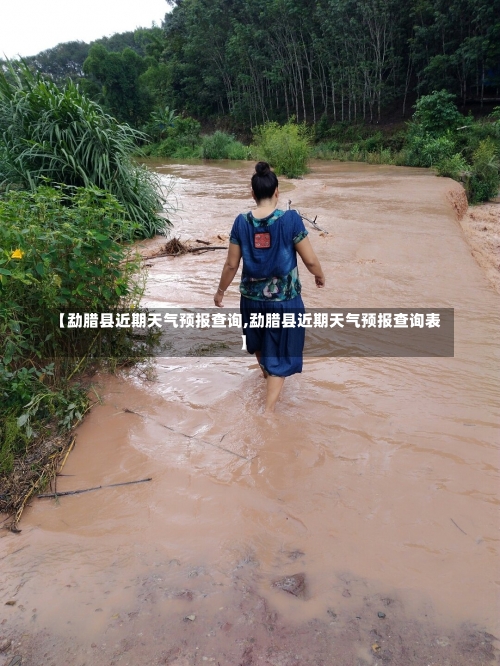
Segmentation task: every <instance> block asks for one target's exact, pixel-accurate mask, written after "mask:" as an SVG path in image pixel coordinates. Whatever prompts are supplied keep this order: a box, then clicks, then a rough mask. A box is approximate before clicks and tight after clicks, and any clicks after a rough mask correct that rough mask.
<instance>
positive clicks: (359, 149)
mask: <svg viewBox="0 0 500 666" xmlns="http://www.w3.org/2000/svg"><path fill="white" fill-rule="evenodd" d="M315 129H316V132H315V139H316V143H315V145H314V146H313V147H312V149H311V156H313V157H316V158H319V159H329V160H340V161H347V160H349V161H354V162H367V163H369V164H394V165H397V166H415V167H427V168H433V169H435V170H436V173H437V174H438V175H440V176H448V177H450V178H453V179H454V180H457V181H459V182H462V183H463V185H464V187H465V190H466V192H467V197H468V199H469V202H470V203H479V202H482V201H487V200H488V199H490V198H492V197H494V196H496V195H497V193H498V190H499V187H500V107H497V108H496V109H495V110H494V111H493V113H491V114H490V115H489V116H487V117H485V118H482V119H481V120H474V118H473V117H472V116H471V115H469V116H464V115H462V114H461V113H459V111H458V109H457V107H456V106H455V104H454V103H453V100H452V96H451V95H448V94H447V93H444V92H436V93H433V94H432V95H427V96H424V97H422V98H421V99H420V100H419V102H418V103H417V105H416V109H415V113H414V115H413V118H412V120H411V121H410V122H409V123H406V124H405V125H402V126H400V127H396V128H390V129H385V131H382V130H381V129H373V126H367V125H343V124H340V123H337V124H335V125H333V126H331V127H328V125H327V123H323V125H322V124H321V123H319V124H318V125H317V126H316V128H315Z"/></svg>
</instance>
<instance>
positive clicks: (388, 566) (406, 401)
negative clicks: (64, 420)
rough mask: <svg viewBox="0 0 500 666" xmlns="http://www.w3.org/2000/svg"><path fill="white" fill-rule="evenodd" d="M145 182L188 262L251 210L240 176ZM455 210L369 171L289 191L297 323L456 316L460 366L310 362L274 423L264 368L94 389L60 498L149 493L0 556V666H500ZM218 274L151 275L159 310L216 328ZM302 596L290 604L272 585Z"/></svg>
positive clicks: (175, 367)
mask: <svg viewBox="0 0 500 666" xmlns="http://www.w3.org/2000/svg"><path fill="white" fill-rule="evenodd" d="M154 166H155V168H157V169H158V171H159V172H160V173H162V174H165V176H168V175H169V174H171V175H174V176H175V177H176V179H177V182H176V193H177V198H178V205H179V206H180V211H179V212H178V214H177V215H176V216H175V218H174V222H175V232H176V235H178V236H180V237H181V238H182V239H211V240H217V236H218V235H219V236H221V237H222V239H225V240H227V236H228V232H229V230H230V227H231V224H232V221H233V219H234V217H235V216H236V215H237V214H238V213H239V212H240V211H242V210H243V211H244V210H248V209H249V207H250V206H251V204H252V201H251V199H250V196H249V178H250V176H251V173H252V165H251V164H249V163H226V162H221V163H216V164H206V163H205V164H204V163H201V162H200V163H193V164H189V165H187V164H164V163H156V164H155V165H154ZM450 192H453V193H454V197H455V200H456V199H457V197H458V198H460V196H461V194H460V187H459V186H458V185H457V184H456V183H453V181H451V180H448V179H444V178H437V177H434V176H433V175H432V174H431V173H429V172H428V171H426V170H423V169H410V168H397V167H389V166H369V165H364V164H354V163H341V164H338V163H327V162H315V163H313V165H312V170H311V173H310V174H309V175H307V176H306V177H305V178H304V179H303V180H295V181H286V180H283V183H282V187H281V203H282V206H283V205H286V201H287V199H291V200H292V206H293V207H297V208H299V209H300V211H301V212H302V213H304V214H305V215H307V216H309V217H314V216H315V215H317V216H318V220H317V221H318V223H319V224H320V225H321V226H322V227H323V228H324V229H326V230H327V231H328V232H329V234H328V235H323V236H322V235H320V234H319V233H318V232H317V231H314V230H311V232H310V238H311V241H312V243H313V245H314V248H315V250H316V252H317V254H318V256H319V258H320V260H321V262H322V264H323V268H324V272H325V274H326V278H327V283H326V287H325V288H324V289H322V290H319V289H316V287H315V286H314V279H313V277H312V276H310V275H309V274H308V273H307V271H306V270H305V269H304V268H302V270H301V276H302V283H303V297H304V301H305V303H306V305H307V306H309V307H335V308H367V309H368V310H371V311H373V310H374V309H376V308H377V307H378V308H388V307H395V308H425V307H429V308H438V307H453V308H455V356H454V358H390V359H384V358H307V359H305V362H304V371H303V373H302V374H301V375H295V376H294V377H292V378H290V379H287V380H286V382H285V387H284V391H283V395H282V398H281V400H280V402H279V403H278V406H277V411H276V415H275V417H274V418H271V419H267V418H265V417H264V416H263V415H262V407H263V397H264V380H263V379H262V378H261V375H260V372H259V370H258V367H257V364H256V362H255V359H253V358H252V357H250V356H249V357H248V358H241V359H240V358H232V359H224V358H205V357H202V358H186V359H184V358H175V359H174V358H160V359H157V362H156V378H155V379H153V380H151V378H150V380H149V381H148V380H146V379H144V378H141V377H139V376H129V377H126V376H120V377H113V378H108V377H98V378H97V382H96V391H97V393H98V394H99V396H100V400H101V404H99V405H97V406H96V407H95V408H94V409H93V411H92V412H91V413H90V415H89V416H88V417H87V418H86V419H85V422H84V423H83V424H82V425H81V426H80V427H79V429H78V431H77V433H78V434H77V444H76V447H75V449H74V452H73V453H72V454H71V455H70V457H69V459H68V461H67V463H66V466H65V468H64V474H65V475H68V476H63V477H60V478H59V479H58V483H57V488H58V490H60V491H63V490H71V489H77V488H86V487H90V486H95V485H104V484H110V483H119V482H122V481H130V480H138V479H143V478H148V477H151V478H152V481H150V482H145V483H142V484H137V485H130V486H121V487H116V488H109V489H103V490H99V491H96V492H90V493H87V494H81V495H75V496H69V497H62V498H60V499H59V500H58V501H57V502H55V501H53V500H47V499H38V500H34V501H33V503H32V506H31V507H30V508H29V509H28V510H27V511H26V512H25V514H24V516H23V519H22V521H21V525H20V527H21V528H22V533H21V534H19V535H12V534H10V533H4V534H3V535H2V537H3V538H2V540H1V541H0V558H1V559H0V562H1V571H0V604H1V608H2V610H1V612H0V639H1V638H7V639H10V638H12V641H13V643H12V646H11V648H10V649H9V650H8V651H7V652H5V653H1V652H0V666H3V664H7V663H8V661H9V660H10V659H11V657H12V655H14V654H20V655H22V656H23V665H24V664H27V665H29V666H42V664H43V665H48V666H50V665H54V666H65V665H67V664H70V665H73V664H74V665H75V666H84V665H87V666H90V665H97V666H101V665H102V666H110V665H111V664H123V665H125V664H129V665H130V666H136V665H141V666H142V665H143V664H144V665H145V664H148V665H150V664H175V666H188V665H189V666H190V665H191V664H204V663H213V664H217V665H218V666H251V665H252V664H263V665H264V664H265V665H273V666H303V665H311V666H313V665H320V664H324V665H325V666H326V665H329V666H333V665H334V666H344V665H345V666H368V665H370V666H375V665H377V664H379V665H381V664H391V665H392V666H411V665H413V664H414V665H416V666H421V665H422V666H427V665H428V666H430V665H433V666H436V665H443V666H445V665H448V666H461V665H462V664H463V665H467V666H474V665H476V664H478V665H479V664H491V663H497V662H496V661H495V657H496V655H497V652H496V648H497V647H498V642H497V641H495V639H494V636H500V634H499V626H498V619H499V613H498V610H499V607H498V598H499V590H500V571H499V538H500V537H499V533H498V525H499V521H498V518H499V497H498V478H499V456H498V449H499V437H498V424H499V418H498V417H499V413H498V412H499V401H498V379H499V352H498V324H499V313H500V307H499V306H500V298H499V296H498V295H497V294H496V292H495V291H494V290H493V288H492V287H491V286H490V285H489V283H488V281H487V280H486V278H485V276H484V275H483V273H482V271H481V269H480V268H479V266H478V265H477V264H476V263H475V260H474V259H473V257H472V256H471V253H470V250H469V248H468V246H467V244H466V241H465V239H464V237H463V234H462V231H461V228H460V226H459V224H458V222H457V218H456V213H455V209H454V207H453V206H452V204H451V202H450V201H451V200H450ZM219 242H220V244H224V243H222V242H221V241H220V239H219ZM157 245H158V241H147V242H145V243H143V244H142V246H143V247H144V248H146V249H147V248H153V247H156V246H157ZM224 258H225V252H223V251H220V252H219V251H215V252H207V253H205V254H202V255H198V256H194V255H186V256H181V257H178V258H170V257H164V258H160V259H156V260H153V261H151V262H149V263H150V264H151V267H150V269H149V277H148V283H147V294H146V297H145V303H146V304H147V305H151V306H167V305H169V306H193V307H196V306H197V307H211V306H212V305H213V300H212V299H213V294H214V292H215V289H216V288H217V284H218V279H219V275H220V271H221V268H222V264H223V261H224ZM238 301H239V299H238V291H237V280H236V281H235V282H234V284H233V286H232V287H231V288H230V290H229V292H228V293H227V295H226V302H225V305H226V306H237V304H238ZM125 410H131V411H125ZM295 574H303V576H304V578H303V580H304V584H303V585H301V586H300V593H299V594H298V596H295V595H293V594H290V593H287V592H286V591H284V590H282V589H278V588H277V587H276V586H273V583H274V582H275V581H276V580H277V579H279V578H281V577H283V576H288V577H291V576H293V575H295ZM300 580H302V577H300ZM292 582H293V581H292ZM7 601H15V602H16V603H15V604H14V605H4V604H5V603H6V602H7ZM379 615H382V617H380V616H379Z"/></svg>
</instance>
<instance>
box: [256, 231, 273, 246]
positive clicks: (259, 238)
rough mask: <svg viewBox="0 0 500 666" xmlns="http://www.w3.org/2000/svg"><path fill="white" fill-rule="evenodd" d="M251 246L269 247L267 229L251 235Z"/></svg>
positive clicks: (269, 240)
mask: <svg viewBox="0 0 500 666" xmlns="http://www.w3.org/2000/svg"><path fill="white" fill-rule="evenodd" d="M253 246H254V247H256V248H267V247H271V234H270V233H269V231H266V232H265V233H262V234H255V235H254V237H253Z"/></svg>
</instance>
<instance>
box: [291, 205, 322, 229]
mask: <svg viewBox="0 0 500 666" xmlns="http://www.w3.org/2000/svg"><path fill="white" fill-rule="evenodd" d="M291 207H292V200H291V199H288V210H291ZM297 213H298V214H299V215H300V217H301V218H302V219H303V220H305V221H306V222H309V224H310V225H311V226H313V227H314V228H315V229H316V230H317V231H322V232H323V233H324V234H327V233H328V231H327V230H326V229H322V228H321V227H320V226H319V224H317V223H316V220H317V219H318V216H317V215H316V217H315V218H314V220H310V219H309V218H308V217H306V216H305V215H302V213H301V212H300V210H298V211H297Z"/></svg>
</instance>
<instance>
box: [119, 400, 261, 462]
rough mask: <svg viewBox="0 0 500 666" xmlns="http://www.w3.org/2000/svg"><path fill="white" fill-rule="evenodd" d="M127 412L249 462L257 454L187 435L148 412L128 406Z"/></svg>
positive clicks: (197, 442) (125, 410)
mask: <svg viewBox="0 0 500 666" xmlns="http://www.w3.org/2000/svg"><path fill="white" fill-rule="evenodd" d="M123 411H124V412H125V414H135V415H136V416H140V417H141V418H143V419H149V420H150V421H153V422H154V423H156V424H157V425H159V426H161V427H162V428H166V429H167V430H170V431H171V432H174V433H175V434H176V435H181V436H182V437H185V438H186V439H189V440H190V441H192V442H195V443H196V444H200V443H201V444H208V446H212V447H213V448H214V449H219V451H224V452H225V453H230V454H231V455H233V456H236V457H237V458H241V460H246V461H247V462H251V461H252V460H253V459H254V458H255V457H256V456H253V457H252V458H247V457H246V456H242V455H241V453H236V451H231V449H226V447H225V446H219V445H218V444H214V443H213V442H209V441H208V440H206V439H199V438H198V437H197V436H196V435H186V433H185V432H181V431H180V430H176V429H175V428H172V426H168V425H165V424H164V423H160V422H159V421H157V420H156V419H154V418H153V417H152V416H148V415H147V414H141V413H140V412H134V410H133V409H129V408H128V407H125V409H124V410H123ZM221 441H222V440H221Z"/></svg>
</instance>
